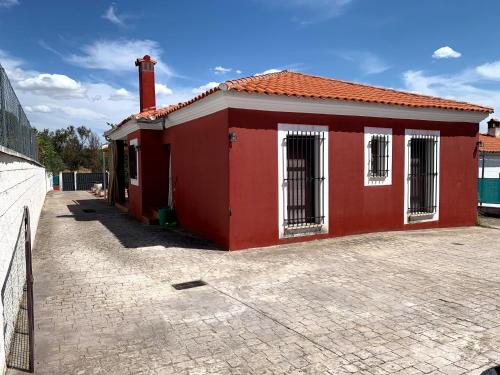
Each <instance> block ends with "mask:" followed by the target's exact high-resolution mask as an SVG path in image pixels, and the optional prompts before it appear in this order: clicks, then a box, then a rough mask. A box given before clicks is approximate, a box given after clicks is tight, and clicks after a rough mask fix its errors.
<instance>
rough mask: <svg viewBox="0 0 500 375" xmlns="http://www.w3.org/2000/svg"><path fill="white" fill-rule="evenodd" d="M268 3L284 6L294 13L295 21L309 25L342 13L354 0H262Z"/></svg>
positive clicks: (283, 7)
mask: <svg viewBox="0 0 500 375" xmlns="http://www.w3.org/2000/svg"><path fill="white" fill-rule="evenodd" d="M260 1H261V2H264V3H265V4H266V5H271V6H275V7H279V8H282V9H284V10H287V11H291V12H292V13H293V14H294V21H296V22H298V23H300V24H302V25H307V24H311V23H317V22H322V21H326V20H328V19H330V18H334V17H337V16H339V15H341V14H342V13H343V12H344V11H345V9H346V7H347V6H348V5H349V4H350V3H352V2H353V1H354V0H260Z"/></svg>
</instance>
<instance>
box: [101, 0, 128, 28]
mask: <svg viewBox="0 0 500 375" xmlns="http://www.w3.org/2000/svg"><path fill="white" fill-rule="evenodd" d="M116 11H117V8H116V4H114V3H113V4H111V5H110V6H109V8H108V9H107V10H106V12H104V14H103V15H102V16H101V17H102V18H104V19H106V20H108V21H109V22H111V23H113V24H115V25H118V26H124V25H125V24H124V22H123V18H121V17H120V16H119V15H118V14H117V13H116Z"/></svg>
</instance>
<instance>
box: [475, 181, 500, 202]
mask: <svg viewBox="0 0 500 375" xmlns="http://www.w3.org/2000/svg"><path fill="white" fill-rule="evenodd" d="M478 189H479V194H478V197H479V205H480V206H482V205H483V204H486V205H488V204H500V178H480V179H479V181H478Z"/></svg>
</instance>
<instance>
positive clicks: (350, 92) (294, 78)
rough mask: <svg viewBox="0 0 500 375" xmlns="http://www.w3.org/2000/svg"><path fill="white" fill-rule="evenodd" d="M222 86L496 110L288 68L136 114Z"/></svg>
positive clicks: (158, 112) (172, 108) (151, 115)
mask: <svg viewBox="0 0 500 375" xmlns="http://www.w3.org/2000/svg"><path fill="white" fill-rule="evenodd" d="M221 89H224V90H226V89H227V90H234V91H238V92H247V93H258V94H267V95H280V96H293V97H302V98H315V99H330V100H347V101H355V102H364V103H377V104H391V105H400V106H407V107H417V108H439V109H449V110H458V111H472V112H484V113H492V112H493V109H492V108H490V107H484V106H481V105H476V104H471V103H466V102H460V101H456V100H450V99H443V98H437V97H433V96H427V95H420V94H414V93H409V92H404V91H398V90H393V89H387V88H382V87H376V86H370V85H366V84H361V83H354V82H348V81H341V80H338V79H332V78H325V77H319V76H314V75H309V74H303V73H297V72H290V71H286V70H284V71H282V72H278V73H270V74H264V75H260V76H253V77H247V78H241V79H236V80H231V81H226V82H224V83H223V84H221V85H219V86H218V87H214V88H212V89H210V90H208V91H206V92H204V93H203V94H201V95H198V96H196V97H194V98H192V99H190V100H188V101H185V102H182V103H178V104H175V105H170V106H168V107H165V108H161V109H158V110H156V111H147V112H143V113H138V114H137V115H134V116H132V117H136V118H138V119H143V118H158V117H162V116H165V115H167V114H169V113H172V112H174V111H176V110H178V109H180V108H183V107H186V106H188V105H189V104H191V103H194V102H196V101H198V100H200V99H202V98H204V97H206V96H208V95H210V94H213V93H214V92H216V91H220V90H221ZM130 118H131V117H129V118H127V119H125V120H124V121H122V123H125V122H126V121H128V120H129V119H130Z"/></svg>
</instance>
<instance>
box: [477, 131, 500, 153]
mask: <svg viewBox="0 0 500 375" xmlns="http://www.w3.org/2000/svg"><path fill="white" fill-rule="evenodd" d="M479 140H480V141H481V142H483V145H482V146H481V148H480V150H481V151H484V152H500V137H493V136H491V135H488V134H479Z"/></svg>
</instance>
